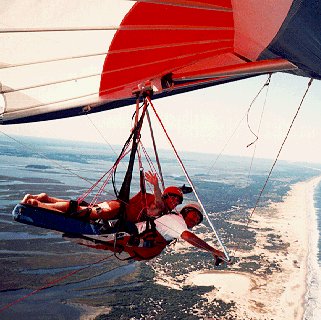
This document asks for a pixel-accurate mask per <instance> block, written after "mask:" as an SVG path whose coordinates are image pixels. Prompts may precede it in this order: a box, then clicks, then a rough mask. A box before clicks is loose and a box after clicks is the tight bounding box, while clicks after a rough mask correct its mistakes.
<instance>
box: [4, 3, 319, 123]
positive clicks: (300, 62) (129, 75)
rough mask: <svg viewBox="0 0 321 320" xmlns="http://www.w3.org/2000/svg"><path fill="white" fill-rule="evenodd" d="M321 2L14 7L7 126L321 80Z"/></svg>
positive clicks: (8, 29)
mask: <svg viewBox="0 0 321 320" xmlns="http://www.w3.org/2000/svg"><path fill="white" fill-rule="evenodd" d="M320 20H321V13H320V10H318V1H317V0H309V1H308V0H284V1H277V0H265V1H256V0H243V1H237V0H211V1H210V0H140V1H125V0H123V1H117V5H115V1H114V0H111V1H108V0H106V1H104V2H101V1H91V2H90V3H88V1H68V3H66V2H65V1H55V2H53V3H51V4H50V5H48V3H47V1H37V2H36V3H34V2H33V1H23V2H12V1H4V3H2V10H1V13H0V21H1V22H0V43H1V47H0V122H1V123H2V124H10V123H22V122H30V121H41V120H48V119H55V118H63V117H70V116H76V115H82V114H86V113H88V112H99V111H104V110H108V109H113V108H119V107H122V106H126V105H129V104H133V103H134V101H135V99H136V97H135V93H137V92H139V91H140V90H143V89H144V87H145V86H146V85H147V86H151V87H152V88H153V92H154V95H153V99H157V98H161V97H166V96H171V95H175V94H180V93H183V92H187V91H192V90H197V89H201V88H205V87H209V86H214V85H219V84H222V83H227V82H231V81H237V80H241V79H245V78H249V77H253V76H257V75H262V74H266V73H273V72H279V71H280V72H291V73H293V74H296V75H300V76H306V77H311V78H315V79H320V77H321V63H320V58H321V45H320V44H321V30H320V29H321V24H320Z"/></svg>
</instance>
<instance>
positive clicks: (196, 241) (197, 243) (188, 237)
mask: <svg viewBox="0 0 321 320" xmlns="http://www.w3.org/2000/svg"><path fill="white" fill-rule="evenodd" d="M181 238H182V239H183V240H185V241H187V242H188V243H190V244H191V245H193V246H194V247H197V248H200V249H203V250H206V251H209V252H211V253H212V255H213V256H214V257H215V258H216V257H220V258H225V254H224V253H223V252H222V251H220V250H217V249H215V248H213V247H212V246H210V245H209V244H207V243H206V242H205V241H204V240H202V239H200V238H199V237H198V236H196V235H195V234H194V233H192V232H190V231H187V230H186V231H184V232H183V233H182V234H181Z"/></svg>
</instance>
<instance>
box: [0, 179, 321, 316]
mask: <svg viewBox="0 0 321 320" xmlns="http://www.w3.org/2000/svg"><path fill="white" fill-rule="evenodd" d="M319 181H320V178H314V179H311V180H309V181H308V182H299V183H296V184H294V185H293V186H292V187H291V189H290V190H289V192H288V193H287V195H286V196H285V197H283V198H282V199H278V200H279V202H270V203H269V205H264V206H260V207H258V208H257V210H256V211H255V212H254V213H253V214H252V212H251V211H248V210H245V211H244V210H243V208H239V209H236V210H226V211H223V212H221V211H217V212H212V213H211V218H212V219H213V221H215V222H216V224H217V225H218V230H219V232H220V234H221V236H222V237H223V238H224V239H225V240H226V241H225V244H226V246H227V247H228V249H229V252H230V253H231V254H232V255H233V256H235V263H234V264H232V265H229V266H222V267H219V268H215V267H214V265H213V260H212V257H211V255H209V254H208V253H206V252H202V251H200V250H198V249H195V248H193V247H190V246H188V245H186V243H183V242H182V241H179V242H178V243H176V244H175V245H171V246H170V247H169V248H168V249H167V250H166V251H165V252H164V253H163V254H161V255H160V256H159V257H157V258H155V259H153V260H151V261H149V262H147V263H145V262H140V263H137V262H136V263H129V262H127V261H119V260H117V259H116V258H115V257H111V258H110V259H106V260H105V261H103V262H101V263H97V264H95V262H96V261H99V260H101V259H104V258H107V256H108V255H109V254H110V253H109V252H105V251H98V250H94V249H88V248H84V247H81V246H79V245H76V244H74V243H71V242H69V241H65V240H64V239H62V238H61V235H60V234H58V233H48V232H47V231H46V230H42V229H37V228H33V227H30V226H26V225H20V224H16V223H14V222H12V221H11V217H8V215H3V216H1V218H2V220H3V223H2V224H1V229H0V231H1V232H2V234H3V235H4V234H5V233H6V234H7V236H8V238H6V239H3V241H1V245H0V269H1V285H0V290H1V297H2V304H1V307H3V306H5V305H7V304H8V303H11V302H12V301H16V300H17V299H21V298H23V299H22V300H21V301H20V302H19V303H16V304H15V305H14V308H8V309H7V310H5V311H4V312H3V313H2V314H1V318H3V319H12V318H15V319H25V318H26V317H28V318H32V319H37V318H38V319H41V317H43V316H44V315H45V316H46V319H56V316H57V314H59V315H60V318H61V319H80V318H81V319H98V320H102V319H242V320H243V319H258V320H260V319H302V315H303V311H304V309H303V302H304V294H305V290H306V287H305V285H306V272H307V269H306V267H307V266H306V264H307V247H308V231H307V230H308V228H307V224H308V223H309V219H310V218H311V217H313V216H314V215H315V213H314V207H313V190H314V187H315V186H316V184H317V183H318V182H319ZM251 214H252V215H251ZM249 215H251V218H250V220H248V217H249ZM208 230H209V229H208V227H207V226H204V225H202V226H200V227H198V228H197V230H196V231H195V232H196V233H197V234H199V235H200V236H201V237H202V238H204V239H205V240H207V241H209V242H211V241H213V234H212V233H211V232H209V231H208ZM17 235H19V237H20V238H19V237H18V236H17ZM24 235H25V237H24ZM215 245H216V244H215ZM76 270H79V272H78V271H77V272H76V273H74V274H72V275H70V276H68V277H66V278H64V279H63V280H62V281H58V282H56V283H54V284H51V285H49V286H48V284H50V283H52V282H54V281H56V280H57V279H59V278H61V277H65V276H66V275H68V274H70V273H72V272H74V271H76ZM47 286H48V288H47ZM44 287H45V288H44ZM39 288H44V289H43V290H39V291H38V292H37V293H35V294H33V295H32V296H30V297H26V296H27V295H29V294H30V293H31V292H33V291H37V290H38V289H39ZM25 297H26V298H25Z"/></svg>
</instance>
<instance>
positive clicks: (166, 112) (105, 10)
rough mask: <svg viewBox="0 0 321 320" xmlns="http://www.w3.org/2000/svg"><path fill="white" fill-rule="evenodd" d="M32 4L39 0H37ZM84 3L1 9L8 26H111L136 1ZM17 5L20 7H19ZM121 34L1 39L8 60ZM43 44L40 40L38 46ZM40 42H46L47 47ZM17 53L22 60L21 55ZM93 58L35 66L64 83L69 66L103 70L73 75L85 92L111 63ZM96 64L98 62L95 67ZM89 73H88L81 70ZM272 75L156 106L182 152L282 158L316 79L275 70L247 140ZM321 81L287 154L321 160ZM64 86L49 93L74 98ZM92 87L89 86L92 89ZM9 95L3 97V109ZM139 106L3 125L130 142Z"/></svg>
mask: <svg viewBox="0 0 321 320" xmlns="http://www.w3.org/2000/svg"><path fill="white" fill-rule="evenodd" d="M30 3H31V4H32V3H34V4H35V5H30ZM80 3H82V4H84V5H80V4H79V3H78V2H65V1H63V0H59V1H58V0H57V1H56V2H54V3H51V7H50V8H49V7H48V2H47V1H36V0H30V1H28V2H12V1H9V0H5V1H4V2H3V10H2V11H1V12H0V27H3V28H10V27H11V28H12V27H25V26H28V27H30V26H31V27H39V26H43V27H48V28H50V27H55V26H56V25H64V26H66V27H68V26H73V25H75V23H77V22H79V21H82V19H84V18H85V19H86V23H88V25H89V26H91V25H94V26H96V25H98V26H100V25H104V23H105V21H110V24H111V25H118V24H119V23H120V21H121V19H122V17H123V16H124V15H125V13H126V12H127V11H128V10H129V9H130V7H131V6H132V5H133V4H134V2H133V1H120V2H119V4H118V5H117V6H115V5H114V0H106V1H105V2H99V3H100V5H101V6H102V7H101V8H100V7H97V6H90V7H89V8H87V6H86V5H85V3H86V1H84V0H81V1H80ZM24 6H25V7H24ZM103 6H104V7H103ZM62 8H63V9H62ZM49 9H50V10H49ZM11 10H12V11H11ZM88 10H94V11H88ZM13 12H14V13H15V14H12V13H13ZM26 12H28V14H26ZM114 33H115V30H112V29H111V30H109V31H106V32H100V31H98V34H97V36H95V37H94V36H93V33H86V32H85V33H81V34H78V33H72V36H73V38H72V41H70V38H67V36H68V35H69V33H62V34H63V35H65V36H66V38H64V36H63V35H61V33H60V34H55V33H46V34H45V35H44V34H37V33H35V34H32V35H30V36H32V37H31V38H29V39H28V38H27V37H26V36H25V34H21V36H20V37H19V34H13V35H9V34H5V35H1V36H3V37H7V38H4V40H5V41H3V40H2V41H1V39H2V38H1V39H0V62H3V61H5V62H6V63H15V62H21V61H22V62H23V61H33V60H32V59H34V57H35V56H36V57H37V55H39V57H51V58H52V57H58V58H59V57H65V56H67V55H68V54H69V55H70V54H71V55H77V54H80V53H81V54H84V53H88V54H90V53H92V52H91V51H90V50H91V48H92V47H95V50H96V51H95V53H98V52H104V51H106V49H107V47H106V44H107V43H108V41H111V39H112V38H113V35H114ZM9 37H10V38H9ZM31 40H32V41H31ZM35 43H37V45H36V46H35V45H34V44H35ZM40 43H42V45H41V46H40ZM84 44H86V46H84ZM21 47H23V50H17V48H21ZM87 51H88V52H87ZM14 58H16V59H17V61H14V60H13V59H14ZM39 59H40V58H39ZM91 59H92V58H90V59H83V60H80V59H74V60H68V61H70V64H68V65H67V64H66V63H65V62H64V61H62V62H61V61H56V62H54V63H51V64H39V65H32V66H30V68H38V69H33V70H36V71H37V72H38V74H40V75H41V83H46V82H49V81H57V82H59V81H60V80H61V79H60V77H61V74H62V73H63V72H65V73H66V78H68V77H71V76H72V75H73V74H74V71H75V70H77V71H79V72H84V71H86V72H87V73H89V74H91V73H94V74H95V73H97V74H98V76H97V77H95V78H93V79H92V80H93V83H89V82H85V80H84V83H82V80H78V81H73V82H72V84H73V85H74V86H73V87H72V86H70V87H68V88H67V90H65V92H67V93H68V94H71V93H72V94H75V93H74V92H75V90H77V89H81V90H82V91H81V93H80V94H83V93H84V91H83V90H85V89H86V90H89V89H88V88H89V87H90V86H91V85H92V86H93V87H94V88H98V87H99V80H100V74H99V73H100V72H101V66H100V64H102V63H103V62H104V55H98V56H97V57H94V59H97V61H95V63H93V60H91ZM98 60H99V61H98ZM85 62H88V68H89V69H86V68H85V65H84V63H85ZM62 63H64V65H63V64H62ZM67 66H68V68H67ZM92 66H94V67H95V68H96V69H92V68H91V67H92ZM47 67H48V68H49V67H51V69H50V70H49V69H46V68H47ZM81 75H85V74H82V73H81ZM32 76H33V71H31V69H29V67H28V66H27V67H23V68H11V69H10V68H9V69H1V70H0V85H1V84H4V85H7V86H8V87H12V88H19V87H23V86H32V85H33V84H36V83H38V82H39V79H36V78H35V79H33V78H32ZM23 80H26V81H27V84H25V83H23ZM266 80H267V76H260V77H255V78H251V79H247V80H242V81H237V82H233V83H229V84H224V85H219V86H215V87H212V88H207V89H202V90H197V91H193V92H189V93H184V94H180V95H176V96H173V97H167V98H163V99H157V100H154V105H155V108H156V109H157V112H158V113H159V116H160V118H161V119H162V121H163V123H164V125H165V127H166V130H167V132H168V134H169V136H170V137H171V139H172V141H173V143H174V145H175V147H176V148H177V149H178V150H179V151H193V152H202V153H213V154H218V153H221V152H222V153H223V154H226V155H240V156H247V157H252V155H253V152H254V151H255V157H257V158H270V159H274V158H275V157H276V155H277V153H278V151H279V149H280V146H281V144H282V142H283V140H284V138H285V136H286V133H287V131H288V129H289V126H290V124H291V121H292V119H293V117H294V115H295V113H296V110H297V108H298V106H299V104H300V101H301V99H302V97H303V95H304V92H305V90H306V88H307V83H308V81H309V79H307V78H303V77H298V76H294V75H290V74H285V73H277V74H274V75H273V76H272V79H271V83H270V86H269V89H268V92H267V95H266V89H265V90H263V91H262V93H261V95H260V96H259V97H258V99H257V100H256V102H255V103H254V104H253V106H252V108H251V111H250V113H249V116H248V119H249V120H248V123H249V126H250V127H251V129H252V131H254V132H256V133H257V132H258V130H259V129H258V128H260V130H259V139H258V141H257V142H256V144H255V145H252V146H250V147H246V146H247V145H248V144H250V143H251V142H252V141H253V140H254V136H253V134H252V133H251V132H250V129H249V128H248V125H247V121H246V119H247V117H246V112H247V110H248V108H249V107H250V104H251V102H252V100H253V99H254V97H255V96H256V95H257V93H258V92H259V90H260V89H261V87H262V86H263V85H264V83H265V82H266ZM36 81H38V82H36ZM81 84H82V85H81ZM320 86H321V85H320V82H319V81H316V80H315V81H314V82H313V83H312V86H311V88H310V90H309V92H308V94H307V96H306V99H305V101H304V103H303V105H302V109H301V111H300V113H299V115H298V117H297V119H296V121H295V124H294V126H293V128H292V131H291V133H290V136H289V138H288V140H287V142H286V144H285V146H284V148H283V151H282V153H281V155H280V159H283V160H290V161H306V162H318V163H321V152H320V151H319V149H320V148H319V146H320V141H321V125H320V124H321V111H320V102H321V90H320ZM57 87H58V85H57ZM56 89H58V88H56V86H50V87H49V89H47V90H45V94H46V95H47V96H48V95H52V99H55V100H58V101H59V99H65V98H68V96H66V97H65V96H62V97H60V96H59V95H58V90H56ZM96 91H97V90H96ZM65 92H64V93H65ZM88 92H89V93H90V92H91V91H90V90H89V91H88ZM85 93H87V92H86V91H85ZM36 94H37V95H38V96H37V95H35V99H36V100H35V101H36V102H37V99H39V101H44V103H45V102H46V101H45V100H42V99H43V97H42V96H39V95H41V94H42V90H38V91H37V93H36ZM80 94H79V95H80ZM97 94H98V93H97ZM17 95H18V93H17ZM1 98H2V97H1V96H0V109H1ZM23 98H25V97H23ZM265 99H266V101H265ZM21 101H23V99H21ZM21 103H22V102H21ZM21 103H20V104H21ZM28 103H29V101H28ZM30 103H31V104H34V101H32V100H31V101H30ZM2 104H3V102H2ZM13 105H14V107H16V106H17V107H19V102H18V103H16V101H15V102H14V104H13ZM134 110H135V106H134V105H132V106H127V107H123V108H119V109H115V110H110V111H106V112H101V113H98V114H92V115H88V116H80V117H74V118H70V119H61V120H53V121H46V122H38V123H27V124H21V125H7V126H0V130H1V131H2V132H3V133H5V134H8V135H15V134H16V135H24V136H36V137H44V138H58V139H63V140H78V141H92V142H98V143H105V141H108V143H109V144H118V145H122V144H123V143H124V142H125V141H126V139H127V137H128V135H129V134H130V130H131V128H132V120H131V119H132V115H133V113H134ZM261 118H262V120H261ZM152 122H153V129H154V131H155V137H156V140H157V146H158V148H162V149H169V148H170V145H169V144H168V141H167V139H166V137H165V135H164V132H163V131H162V129H161V128H160V126H159V124H158V121H157V120H156V119H155V117H152ZM260 123H261V125H260ZM96 128H97V129H98V130H99V132H100V133H98V131H97V129H96ZM147 129H148V128H145V129H144V130H143V134H142V139H143V143H144V145H145V146H147V147H148V146H151V141H150V139H149V136H150V134H149V132H148V130H147ZM233 133H234V134H233ZM101 135H102V136H103V138H102V136H101Z"/></svg>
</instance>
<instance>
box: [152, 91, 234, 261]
mask: <svg viewBox="0 0 321 320" xmlns="http://www.w3.org/2000/svg"><path fill="white" fill-rule="evenodd" d="M147 99H148V102H149V104H150V105H151V107H152V108H153V111H154V113H155V115H156V117H157V119H158V121H159V123H160V124H161V126H162V128H163V130H164V133H165V135H166V137H167V139H168V141H169V143H170V145H171V146H172V148H173V151H174V153H175V156H176V159H177V160H178V162H179V164H180V166H181V168H182V170H183V172H184V174H185V177H186V179H187V181H188V182H189V184H190V185H191V187H192V189H193V192H194V194H195V197H196V199H197V201H198V203H199V205H200V206H201V208H202V210H203V212H204V214H205V217H206V219H207V221H208V223H209V225H210V227H211V228H212V230H213V232H214V234H215V236H216V239H217V241H218V243H219V244H220V246H221V247H222V249H223V252H224V254H225V256H226V258H227V260H230V258H229V254H228V252H227V250H226V248H225V246H224V244H223V242H222V241H221V239H220V237H219V235H218V232H217V231H216V230H215V227H214V225H213V223H212V221H211V219H210V218H209V216H208V214H207V212H206V210H205V208H204V206H203V204H202V202H201V200H200V198H199V196H198V194H197V191H196V189H195V187H194V184H193V182H192V180H191V178H190V177H189V175H188V173H187V170H186V168H185V166H184V164H183V162H182V160H181V158H180V156H179V155H178V153H177V150H176V148H175V146H174V144H173V142H172V140H171V139H170V137H169V135H168V133H167V131H166V129H165V127H164V124H163V122H162V120H161V119H160V117H159V115H158V113H157V112H156V109H155V107H154V105H153V104H152V102H151V100H150V97H147Z"/></svg>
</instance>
